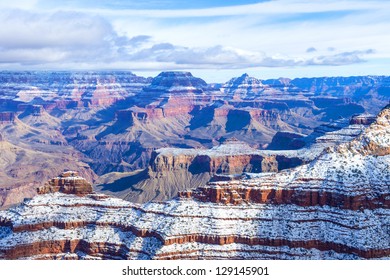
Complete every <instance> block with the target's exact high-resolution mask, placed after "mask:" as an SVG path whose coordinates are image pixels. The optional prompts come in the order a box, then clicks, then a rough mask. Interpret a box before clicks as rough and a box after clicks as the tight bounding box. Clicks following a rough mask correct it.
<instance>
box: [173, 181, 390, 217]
mask: <svg viewBox="0 0 390 280" xmlns="http://www.w3.org/2000/svg"><path fill="white" fill-rule="evenodd" d="M210 184H213V183H210ZM216 184H219V185H221V183H216ZM179 197H183V198H194V199H196V200H199V201H203V202H213V203H223V204H234V205H238V204H242V203H246V202H250V203H266V204H276V205H280V204H295V205H298V206H303V207H307V206H324V205H328V206H332V207H338V208H343V209H351V210H359V209H375V208H386V209H388V208H390V200H389V195H388V194H381V195H379V194H378V195H377V196H371V195H370V194H361V195H355V196H353V195H347V194H343V193H338V192H331V191H324V190H302V189H293V188H291V189H287V188H248V187H240V186H239V185H236V186H234V185H233V184H229V185H226V186H225V187H217V188H215V187H212V186H211V187H207V186H206V187H200V188H198V189H196V190H194V191H184V192H180V193H179Z"/></svg>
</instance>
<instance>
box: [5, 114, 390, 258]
mask: <svg viewBox="0 0 390 280" xmlns="http://www.w3.org/2000/svg"><path fill="white" fill-rule="evenodd" d="M389 147H390V108H386V109H384V110H383V111H382V112H381V113H380V114H379V116H378V118H377V120H376V122H374V123H373V124H371V125H370V126H369V127H368V128H367V129H366V130H365V131H364V132H363V133H362V134H360V135H359V136H358V137H357V138H355V139H354V140H353V141H351V142H348V143H344V144H340V145H337V146H334V147H331V148H328V149H327V150H325V151H324V152H322V153H321V154H320V155H319V156H318V157H317V158H316V159H314V160H313V161H312V162H311V163H309V164H306V165H302V166H300V167H297V168H295V169H290V170H285V171H282V172H279V173H261V174H257V175H256V174H247V175H244V176H243V177H242V178H238V177H235V178H232V180H227V181H220V182H212V183H209V184H207V185H205V186H202V187H199V188H197V189H194V190H192V191H187V192H181V193H180V194H179V197H178V198H177V199H172V200H169V201H166V202H160V203H147V204H143V205H138V204H132V203H130V202H126V201H123V200H121V199H118V198H112V197H109V196H107V195H102V194H94V193H92V194H87V195H85V196H82V197H80V196H75V195H70V194H64V193H58V192H57V193H48V194H45V195H38V196H36V197H34V198H33V199H31V200H28V201H25V202H24V203H23V204H22V205H20V206H18V207H15V208H13V209H11V210H9V211H3V212H0V237H1V238H0V258H3V259H19V258H32V259H59V258H73V259H93V258H98V259H100V258H101V259H373V258H375V259H382V258H383V259H388V258H389V257H390V238H389V237H390V232H389V228H390V203H389V201H390V199H389V198H390V191H389V187H390V185H389V182H390V172H388V171H389V170H390V149H389Z"/></svg>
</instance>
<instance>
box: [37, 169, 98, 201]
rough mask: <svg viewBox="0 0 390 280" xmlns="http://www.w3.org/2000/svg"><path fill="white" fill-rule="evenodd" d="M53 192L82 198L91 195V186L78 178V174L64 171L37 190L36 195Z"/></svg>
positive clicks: (81, 178)
mask: <svg viewBox="0 0 390 280" xmlns="http://www.w3.org/2000/svg"><path fill="white" fill-rule="evenodd" d="M55 192H62V193H66V194H75V195H79V196H83V195H86V194H90V193H92V184H91V183H89V182H88V181H87V180H86V179H84V178H83V177H81V176H79V174H78V172H75V171H66V172H63V173H61V174H60V175H59V176H58V177H55V178H53V179H51V180H49V181H48V182H47V183H46V184H45V185H44V186H43V187H39V188H38V189H37V193H38V194H46V193H55Z"/></svg>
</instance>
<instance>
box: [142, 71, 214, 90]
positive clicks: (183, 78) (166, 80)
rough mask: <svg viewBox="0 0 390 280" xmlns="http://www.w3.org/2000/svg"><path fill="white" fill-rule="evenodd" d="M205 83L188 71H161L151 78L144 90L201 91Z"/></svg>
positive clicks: (205, 85)
mask: <svg viewBox="0 0 390 280" xmlns="http://www.w3.org/2000/svg"><path fill="white" fill-rule="evenodd" d="M206 87H207V83H206V82H205V81H204V80H202V79H200V78H196V77H194V76H192V74H191V73H189V72H174V71H172V72H162V73H160V74H159V75H158V76H157V77H156V78H154V79H153V80H152V83H151V84H150V86H149V87H147V88H145V89H144V90H145V91H163V92H193V93H201V92H202V91H203V89H204V88H206Z"/></svg>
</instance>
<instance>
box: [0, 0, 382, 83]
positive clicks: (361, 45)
mask: <svg viewBox="0 0 390 280" xmlns="http://www.w3.org/2000/svg"><path fill="white" fill-rule="evenodd" d="M389 15H390V1H387V0H373V1H370V0H328V1H323V0H316V1H312V0H310V1H309V0H271V1H267V0H263V1H249V0H243V1H239V0H233V1H222V0H217V1H207V0H197V1H179V0H151V1H147V0H146V1H139V0H137V1H136V0H111V1H109V0H102V1H97V0H64V1H57V0H12V1H8V0H2V1H0V24H1V25H0V26H1V28H0V70H130V71H132V72H134V73H136V74H138V75H143V76H155V75H157V74H158V73H160V72H161V71H168V70H169V71H191V72H192V73H193V75H195V76H198V77H201V78H203V79H205V80H206V81H207V82H225V81H227V80H229V79H230V78H232V77H236V76H240V75H242V74H243V73H248V74H250V75H251V76H254V77H256V78H260V79H268V78H278V77H288V78H295V77H316V76H317V77H318V76H357V75H390V67H389V62H390V31H389V30H390V17H389Z"/></svg>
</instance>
